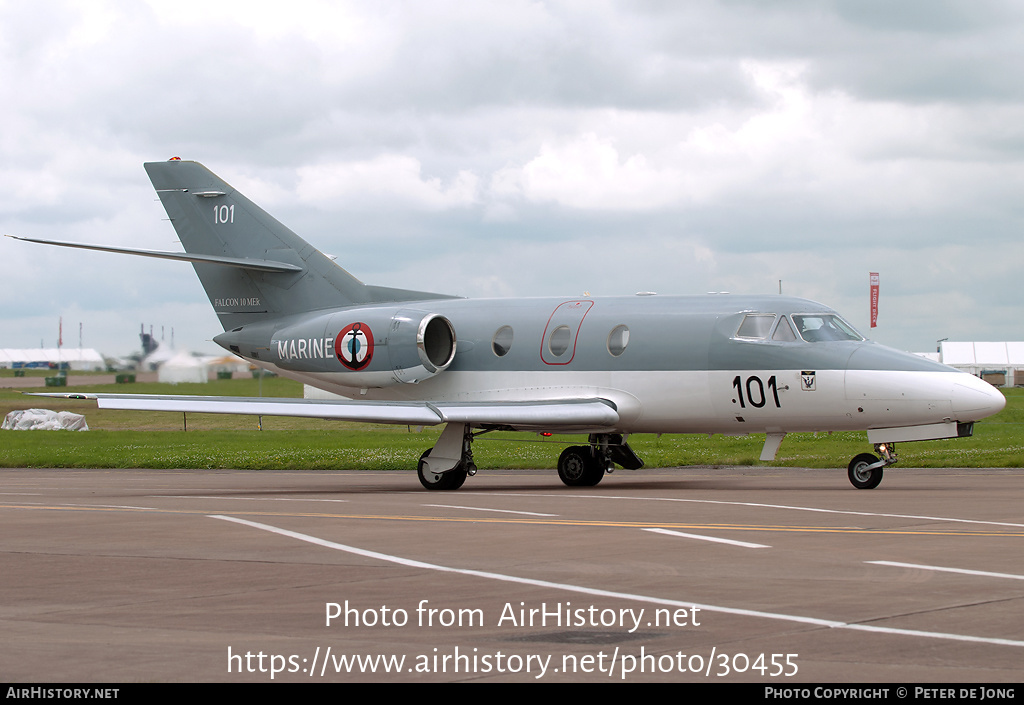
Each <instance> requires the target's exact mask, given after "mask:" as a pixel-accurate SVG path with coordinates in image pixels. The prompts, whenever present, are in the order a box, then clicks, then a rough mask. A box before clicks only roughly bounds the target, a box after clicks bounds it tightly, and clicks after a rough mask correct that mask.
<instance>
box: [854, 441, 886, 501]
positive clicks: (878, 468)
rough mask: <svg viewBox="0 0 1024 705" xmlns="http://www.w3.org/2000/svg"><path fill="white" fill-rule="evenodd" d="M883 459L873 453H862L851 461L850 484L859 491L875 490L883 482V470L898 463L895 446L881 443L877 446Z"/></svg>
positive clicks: (876, 448)
mask: <svg viewBox="0 0 1024 705" xmlns="http://www.w3.org/2000/svg"><path fill="white" fill-rule="evenodd" d="M875 450H876V451H878V453H879V455H881V456H882V457H881V458H878V457H877V456H874V455H872V454H871V453H861V454H860V455H858V456H856V457H855V458H854V459H853V460H851V461H850V466H849V468H848V472H847V474H848V476H849V478H850V483H851V484H852V485H853V486H854V487H856V488H857V489H858V490H873V489H875V488H876V487H878V484H879V483H880V482H881V481H882V468H884V467H885V466H886V465H892V464H893V463H895V462H896V451H895V446H894V445H893V444H892V443H879V444H877V445H876V446H875Z"/></svg>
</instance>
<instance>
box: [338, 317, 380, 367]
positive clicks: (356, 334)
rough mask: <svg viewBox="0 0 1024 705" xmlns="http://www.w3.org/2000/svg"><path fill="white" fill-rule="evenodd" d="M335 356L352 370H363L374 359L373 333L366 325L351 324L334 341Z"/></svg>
mask: <svg viewBox="0 0 1024 705" xmlns="http://www.w3.org/2000/svg"><path fill="white" fill-rule="evenodd" d="M334 354H335V355H337V356H338V360H339V361H340V362H341V364H343V365H344V366H345V367H347V368H349V369H350V370H361V369H363V368H364V367H366V366H367V365H369V364H370V360H372V359H373V332H372V331H371V330H370V326H368V325H366V324H365V323H351V324H349V325H347V326H345V327H344V328H342V329H341V332H340V333H338V336H337V337H336V338H335V339H334Z"/></svg>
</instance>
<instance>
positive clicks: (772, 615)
mask: <svg viewBox="0 0 1024 705" xmlns="http://www.w3.org/2000/svg"><path fill="white" fill-rule="evenodd" d="M208 516H209V517H210V518H211V519H220V520H222V521H230V522H234V523H236V524H241V525H243V526H249V527H252V528H254V529H259V530H261V531H269V532H271V533H275V534H279V535H281V536H287V537H289V538H293V539H297V540H299V541H305V542H307V543H312V544H315V545H317V546H323V547H324V548H330V549H333V550H336V551H344V552H346V553H351V554H353V555H357V556H364V557H366V558H373V559H376V560H380V561H386V562H388V563H395V564H397V565H404V566H409V567H411V568H422V569H424V570H436V571H439V572H442V573H457V574H460V575H470V576H473V577H477V578H485V579H487V580H500V581H503V582H507V583H518V584H520V585H533V586H535V587H545V588H552V589H555V590H565V591H567V592H574V593H580V594H584V595H595V596H598V597H610V598H616V599H623V600H632V601H634V602H646V603H649V604H656V605H665V606H668V607H685V608H689V607H696V608H698V609H701V610H707V611H708V612H719V613H722V614H735V615H741V616H745V617H760V618H762V619H774V620H781V621H785V622H796V623H799V624H810V625H814V626H819V627H829V628H832V629H851V630H855V631H864V632H877V633H880V634H898V635H901V636H919V637H924V638H927V639H944V640H949V641H967V642H974V643H979V644H996V645H999V646H1024V641H1018V640H1014V639H997V638H992V637H983V636H972V635H969V634H947V633H944V632H926V631H919V630H916V629H896V628H892V627H879V626H875V625H870V624H850V623H847V622H837V621H835V620H830V619H817V618H815V617H802V616H800V615H791V614H781V613H776V612H760V611H758V610H746V609H739V608H735V607H721V606H718V605H706V604H700V603H696V602H684V601H682V600H669V599H665V598H661V597H651V596H648V595H635V594H631V593H628V592H615V591H613V590H600V589H597V588H588V587H582V586H579V585H569V584H567V583H554V582H550V581H548V580H534V579H532V578H521V577H518V576H515V575H504V574H502V573H491V572H488V571H483V570H471V569H468V568H452V567H450V566H443V565H437V564H435V563H426V562H424V561H417V560H412V559H410V558H401V557H399V556H391V555H388V554H387V553H379V552H377V551H369V550H366V549H364V548H356V547H354V546H346V545H345V544H341V543H335V542H334V541H328V540H326V539H321V538H317V537H316V536H310V535H308V534H301V533H299V532H297V531H289V530H288V529H281V528H278V527H276V526H270V525H269V524H261V523H259V522H255V521H249V520H248V519H238V518H236V517H230V516H224V515H221V514H210V515H208Z"/></svg>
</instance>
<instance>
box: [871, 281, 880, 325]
mask: <svg viewBox="0 0 1024 705" xmlns="http://www.w3.org/2000/svg"><path fill="white" fill-rule="evenodd" d="M869 275H870V277H871V327H872V328H875V327H877V326H878V272H870V273H869Z"/></svg>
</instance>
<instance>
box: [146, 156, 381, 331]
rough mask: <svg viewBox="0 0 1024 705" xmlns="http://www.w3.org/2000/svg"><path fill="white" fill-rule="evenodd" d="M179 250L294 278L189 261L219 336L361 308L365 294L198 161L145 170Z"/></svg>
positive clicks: (368, 297) (371, 295) (368, 294)
mask: <svg viewBox="0 0 1024 705" xmlns="http://www.w3.org/2000/svg"><path fill="white" fill-rule="evenodd" d="M145 166H146V173H148V174H149V178H150V181H152V182H153V187H154V188H155V189H156V192H157V194H158V195H159V196H160V201H161V202H162V203H163V206H164V209H165V210H166V211H167V215H168V216H169V217H170V219H171V224H172V225H173V226H174V230H175V231H176V232H177V233H178V238H179V239H180V240H181V245H182V247H184V248H185V251H186V252H188V253H189V254H194V255H195V254H198V255H208V256H211V257H215V258H224V259H229V258H230V259H238V260H257V261H264V262H265V261H267V260H270V261H273V262H277V263H286V264H290V265H294V266H295V267H297V268H298V269H297V270H295V271H266V268H265V267H263V268H261V267H245V266H238V265H236V266H222V265H221V264H207V263H202V262H193V264H192V266H193V267H195V270H196V274H197V275H198V276H199V279H200V281H201V282H202V284H203V288H204V289H205V290H206V295H207V296H208V297H209V298H210V303H211V304H213V308H214V310H215V311H216V313H217V316H218V317H219V318H220V321H221V324H222V325H223V326H224V330H230V329H232V328H235V327H237V326H241V325H246V324H249V323H253V322H256V321H261V320H266V319H267V318H276V317H279V316H283V315H288V314H292V313H300V312H305V311H314V310H317V309H324V308H333V307H340V306H351V305H354V304H361V303H368V302H371V301H373V300H375V299H376V298H378V297H377V296H376V295H375V291H374V290H375V289H376V287H368V286H366V285H365V284H363V283H362V282H361V281H359V280H358V279H356V278H355V277H353V276H352V275H351V274H349V273H348V272H346V271H345V270H344V269H342V268H341V267H339V266H338V265H336V264H335V263H334V262H332V261H331V260H330V259H328V258H327V257H326V256H324V255H323V254H322V253H321V252H320V251H318V250H317V249H316V248H314V247H313V246H312V245H310V244H309V243H307V242H306V241H305V240H303V239H302V238H300V237H299V236H298V235H296V234H295V233H293V232H292V231H291V230H289V229H288V228H286V227H285V226H284V225H282V224H281V223H279V222H278V221H277V220H275V219H274V218H273V217H271V216H270V215H269V214H268V213H266V212H265V211H264V210H263V209H261V208H260V207H259V206H257V205H256V204H254V203H253V202H252V201H250V200H249V199H248V198H246V197H245V196H243V195H242V194H241V193H239V192H238V191H236V190H235V189H234V188H232V187H231V186H230V185H229V184H228V183H227V182H225V181H224V180H222V179H221V178H219V177H218V176H217V175H215V174H214V173H213V172H211V171H210V170H209V169H207V168H206V167H204V166H203V165H202V164H199V163H198V162H189V161H179V160H172V161H167V162H149V163H147V164H146V165H145Z"/></svg>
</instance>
